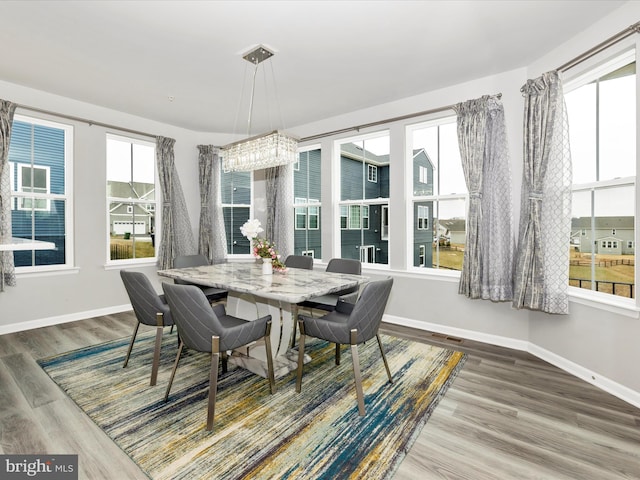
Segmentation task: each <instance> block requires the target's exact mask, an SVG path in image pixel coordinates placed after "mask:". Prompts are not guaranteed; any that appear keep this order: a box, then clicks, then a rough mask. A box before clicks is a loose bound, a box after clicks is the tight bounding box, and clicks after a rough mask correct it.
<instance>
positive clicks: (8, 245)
mask: <svg viewBox="0 0 640 480" xmlns="http://www.w3.org/2000/svg"><path fill="white" fill-rule="evenodd" d="M55 248H56V244H55V243H53V242H43V241H41V240H31V239H30V238H19V237H11V238H10V239H7V241H4V240H2V241H0V252H2V251H13V250H53V249H55Z"/></svg>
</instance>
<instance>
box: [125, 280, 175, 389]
mask: <svg viewBox="0 0 640 480" xmlns="http://www.w3.org/2000/svg"><path fill="white" fill-rule="evenodd" d="M120 277H121V278H122V283H124V288H125V289H126V290H127V294H128V295H129V300H130V301H131V306H132V307H133V312H134V313H135V315H136V318H137V320H138V322H137V323H136V326H135V327H134V329H133V335H132V336H131V342H130V343H129V349H128V350H127V355H126V357H125V359H124V365H123V366H122V368H125V367H126V366H127V364H128V363H129V356H130V355H131V350H132V349H133V343H134V342H135V340H136V335H137V334H138V329H139V328H140V324H141V323H144V324H145V325H151V326H155V327H156V341H155V347H154V351H153V362H152V365H151V385H155V384H156V380H157V378H158V364H159V363H160V346H161V344H162V333H163V331H164V327H165V326H169V325H171V326H173V318H172V316H171V312H170V310H169V305H167V302H166V301H165V299H164V295H158V294H157V293H156V291H155V289H154V288H153V285H151V281H150V280H149V279H148V278H147V276H146V275H145V274H144V273H141V272H132V271H128V270H120Z"/></svg>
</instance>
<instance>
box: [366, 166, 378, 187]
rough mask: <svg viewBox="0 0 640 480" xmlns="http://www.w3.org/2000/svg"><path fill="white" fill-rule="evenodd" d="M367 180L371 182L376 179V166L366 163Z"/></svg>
mask: <svg viewBox="0 0 640 480" xmlns="http://www.w3.org/2000/svg"><path fill="white" fill-rule="evenodd" d="M367 180H368V181H370V182H373V183H376V182H377V181H378V167H376V166H375V165H367Z"/></svg>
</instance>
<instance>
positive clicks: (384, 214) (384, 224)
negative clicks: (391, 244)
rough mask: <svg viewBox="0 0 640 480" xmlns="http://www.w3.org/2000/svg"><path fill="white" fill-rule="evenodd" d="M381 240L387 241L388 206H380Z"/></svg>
mask: <svg viewBox="0 0 640 480" xmlns="http://www.w3.org/2000/svg"><path fill="white" fill-rule="evenodd" d="M382 240H389V206H388V205H383V206H382Z"/></svg>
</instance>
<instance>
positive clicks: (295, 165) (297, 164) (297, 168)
mask: <svg viewBox="0 0 640 480" xmlns="http://www.w3.org/2000/svg"><path fill="white" fill-rule="evenodd" d="M293 171H294V172H299V171H300V161H296V162H293Z"/></svg>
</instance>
